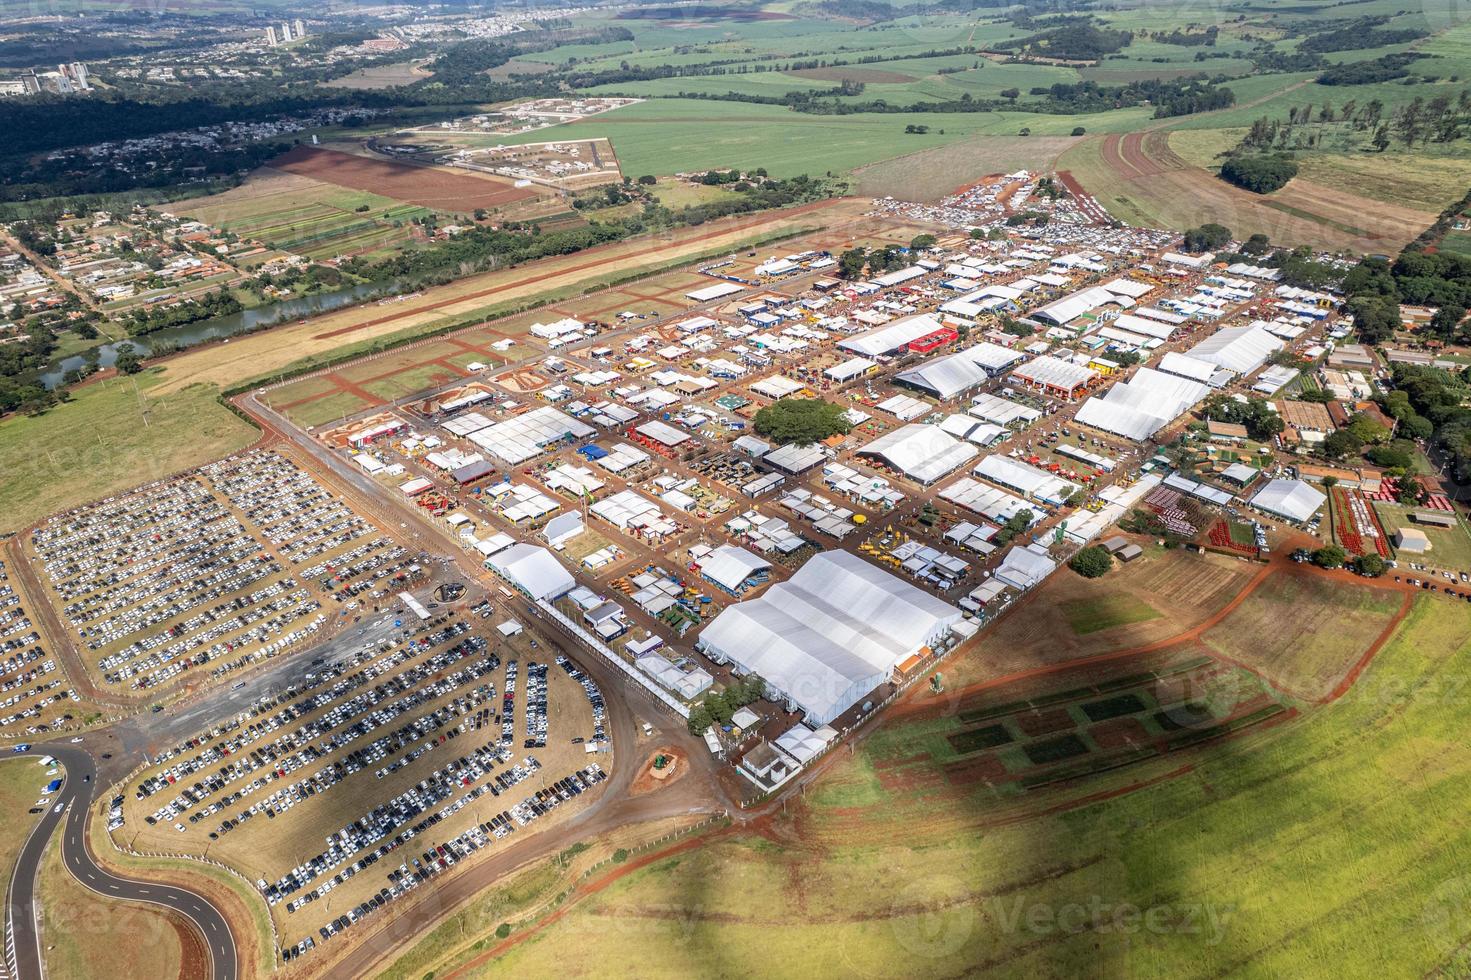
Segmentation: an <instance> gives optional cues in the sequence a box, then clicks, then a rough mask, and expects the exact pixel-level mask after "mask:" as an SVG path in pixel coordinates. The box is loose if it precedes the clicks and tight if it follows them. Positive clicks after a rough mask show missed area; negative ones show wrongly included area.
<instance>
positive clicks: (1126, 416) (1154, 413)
mask: <svg viewBox="0 0 1471 980" xmlns="http://www.w3.org/2000/svg"><path fill="white" fill-rule="evenodd" d="M1209 392H1210V389H1209V388H1208V387H1206V386H1205V385H1203V384H1201V383H1200V382H1198V381H1191V380H1190V379H1189V378H1182V377H1179V376H1178V375H1173V374H1165V373H1163V372H1161V371H1156V370H1154V369H1152V368H1140V369H1139V370H1138V371H1137V372H1135V374H1134V376H1133V377H1132V378H1130V379H1129V380H1128V381H1126V382H1123V383H1121V384H1116V385H1114V386H1113V387H1112V388H1110V389H1108V391H1107V392H1105V393H1104V394H1103V395H1102V396H1095V397H1093V398H1090V399H1088V400H1087V401H1086V402H1084V403H1083V407H1082V408H1080V409H1078V414H1077V416H1075V417H1076V419H1077V421H1078V424H1080V425H1087V426H1091V427H1092V428H1095V429H1099V430H1101V431H1103V432H1112V433H1113V434H1114V435H1118V436H1123V437H1124V438H1125V439H1136V440H1137V439H1147V438H1149V437H1150V436H1152V435H1154V434H1155V433H1156V432H1158V431H1159V430H1160V429H1162V428H1164V427H1165V426H1166V425H1168V424H1169V423H1170V422H1171V421H1172V420H1173V419H1176V418H1178V417H1179V416H1180V415H1181V414H1183V413H1184V412H1185V410H1186V409H1188V408H1189V407H1190V406H1191V405H1194V404H1195V403H1196V402H1198V401H1200V400H1201V399H1203V398H1204V397H1205V396H1206V395H1207V394H1208V393H1209Z"/></svg>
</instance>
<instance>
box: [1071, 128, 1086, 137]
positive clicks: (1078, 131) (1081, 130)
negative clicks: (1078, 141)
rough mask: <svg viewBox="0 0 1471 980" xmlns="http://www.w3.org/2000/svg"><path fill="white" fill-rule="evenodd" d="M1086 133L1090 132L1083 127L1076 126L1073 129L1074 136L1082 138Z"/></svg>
mask: <svg viewBox="0 0 1471 980" xmlns="http://www.w3.org/2000/svg"><path fill="white" fill-rule="evenodd" d="M1086 132H1088V130H1086V129H1085V128H1083V127H1082V126H1074V127H1073V135H1074V136H1082V135H1083V134H1084V133H1086Z"/></svg>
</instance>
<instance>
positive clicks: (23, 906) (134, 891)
mask: <svg viewBox="0 0 1471 980" xmlns="http://www.w3.org/2000/svg"><path fill="white" fill-rule="evenodd" d="M24 755H25V756H29V757H34V758H40V757H41V756H44V755H50V756H52V757H54V758H55V759H56V760H57V761H58V762H59V763H61V764H62V765H63V766H64V767H65V768H66V782H65V783H64V784H63V785H62V787H61V789H60V790H59V791H58V792H57V793H56V794H55V795H53V796H52V797H51V804H50V807H49V808H48V809H47V811H46V813H45V814H44V815H43V816H42V817H41V820H40V822H39V823H37V824H36V827H35V829H34V830H32V831H31V835H30V836H29V837H28V838H26V842H25V846H24V847H22V848H21V852H20V856H19V857H18V858H17V859H16V862H15V871H14V873H13V874H12V876H11V880H10V892H9V896H8V899H7V901H6V906H5V931H6V933H7V939H9V940H10V943H12V944H13V946H11V948H12V949H13V950H14V960H13V962H12V964H11V965H12V966H13V967H14V969H15V975H16V978H17V980H41V978H42V977H43V976H44V975H45V974H44V972H43V969H42V963H43V961H44V957H43V955H42V952H41V937H40V934H39V932H38V931H37V929H36V915H37V911H36V905H35V898H36V878H37V875H38V873H39V871H40V868H41V859H42V858H43V857H44V856H45V853H46V846H47V845H48V844H49V843H50V841H51V835H52V833H53V832H55V830H56V828H57V826H58V825H62V824H64V827H63V837H62V839H61V857H62V862H63V863H64V864H65V865H66V867H67V870H68V871H70V872H71V873H72V876H73V877H74V878H76V879H77V881H79V882H81V883H82V885H84V886H85V887H87V888H89V889H91V890H92V891H94V892H96V893H97V894H99V895H102V896H104V897H106V898H110V899H116V900H118V901H127V902H144V903H147V904H150V905H159V906H162V907H164V908H167V909H170V910H172V911H174V912H177V913H178V914H180V915H182V916H184V917H185V918H186V919H188V920H189V921H191V922H193V923H194V926H195V928H196V929H198V930H199V932H200V933H201V935H203V937H204V943H205V948H206V949H208V950H209V961H210V975H211V976H212V977H213V978H214V980H237V978H238V977H239V975H240V967H239V959H238V956H237V955H236V949H235V937H234V936H233V935H231V933H230V926H229V923H228V922H226V921H225V917H224V916H223V915H222V914H221V913H220V911H219V910H218V909H217V908H215V907H214V906H213V905H211V904H210V903H209V901H208V900H207V899H205V898H203V897H202V896H200V895H196V894H195V893H194V892H191V891H186V890H184V889H182V888H176V887H174V886H172V885H160V884H156V883H149V882H146V881H134V880H132V879H129V878H119V877H118V876H117V875H114V874H110V873H108V872H107V871H104V870H103V869H102V868H101V867H99V866H98V865H97V863H96V862H95V861H94V860H93V859H92V853H91V851H90V850H89V848H88V846H87V813H88V810H89V809H90V808H91V805H92V797H93V794H95V793H96V791H97V790H96V787H97V782H96V779H97V766H96V763H95V762H94V761H93V760H92V756H91V755H89V754H88V753H87V752H85V751H83V750H81V749H79V748H74V747H71V746H63V745H51V744H42V745H39V746H37V747H35V748H33V749H31V750H30V751H28V752H26V753H24Z"/></svg>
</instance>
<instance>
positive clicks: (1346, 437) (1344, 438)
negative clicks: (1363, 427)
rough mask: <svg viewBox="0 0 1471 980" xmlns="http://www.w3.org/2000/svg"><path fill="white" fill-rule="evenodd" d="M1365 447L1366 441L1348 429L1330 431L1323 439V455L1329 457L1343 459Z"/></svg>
mask: <svg viewBox="0 0 1471 980" xmlns="http://www.w3.org/2000/svg"><path fill="white" fill-rule="evenodd" d="M1363 447H1364V441H1363V440H1362V439H1360V438H1359V437H1358V436H1356V435H1354V433H1353V432H1351V431H1349V430H1348V429H1339V430H1337V431H1336V432H1332V433H1329V435H1328V437H1327V438H1325V439H1324V440H1323V456H1324V457H1325V458H1327V459H1343V458H1344V457H1345V456H1351V455H1355V454H1357V453H1358V451H1359V450H1360V449H1362V448H1363Z"/></svg>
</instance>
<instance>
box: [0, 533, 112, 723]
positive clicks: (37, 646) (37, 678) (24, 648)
mask: <svg viewBox="0 0 1471 980" xmlns="http://www.w3.org/2000/svg"><path fill="white" fill-rule="evenodd" d="M93 710H94V709H92V707H91V706H90V705H87V704H85V703H84V702H83V701H82V698H81V697H80V696H79V695H78V694H77V692H76V691H74V690H73V689H72V687H71V685H70V684H68V683H67V678H66V674H65V673H64V672H63V671H62V670H61V668H60V665H59V664H58V663H57V661H56V657H55V654H54V653H53V652H52V651H49V650H47V649H46V645H45V643H44V642H43V641H42V638H41V634H40V631H39V627H38V626H37V624H36V623H35V621H34V620H33V619H32V617H31V614H30V613H29V612H28V611H27V610H26V608H25V604H24V603H23V602H22V601H21V596H20V592H19V591H18V584H17V583H16V582H15V581H13V580H12V579H11V577H10V573H9V571H8V570H7V569H6V567H5V563H4V562H3V561H0V732H3V733H6V734H13V735H22V734H24V735H41V734H44V733H46V732H48V731H51V730H53V729H55V730H61V729H64V728H67V727H69V726H71V725H73V724H77V723H80V721H81V720H82V719H83V718H84V717H85V716H86V715H88V714H90V713H91V712H92V711H93Z"/></svg>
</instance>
